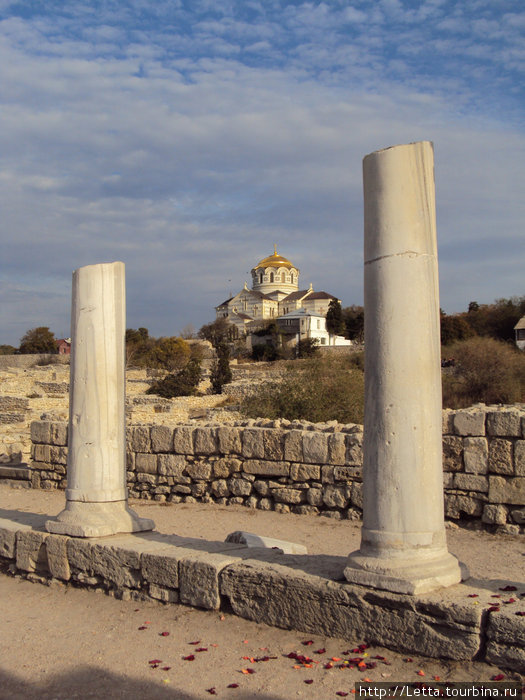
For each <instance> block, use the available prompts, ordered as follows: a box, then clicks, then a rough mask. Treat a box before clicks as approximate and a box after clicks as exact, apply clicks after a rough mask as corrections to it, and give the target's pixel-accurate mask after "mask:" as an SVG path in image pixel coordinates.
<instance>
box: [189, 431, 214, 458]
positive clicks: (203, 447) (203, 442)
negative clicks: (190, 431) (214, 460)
mask: <svg viewBox="0 0 525 700" xmlns="http://www.w3.org/2000/svg"><path fill="white" fill-rule="evenodd" d="M193 444H194V449H195V454H201V455H213V454H216V453H217V448H218V440H217V430H216V428H195V431H194V436H193Z"/></svg>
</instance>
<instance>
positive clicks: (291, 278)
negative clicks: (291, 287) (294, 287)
mask: <svg viewBox="0 0 525 700" xmlns="http://www.w3.org/2000/svg"><path fill="white" fill-rule="evenodd" d="M290 280H291V282H292V284H293V272H292V274H291V275H290Z"/></svg>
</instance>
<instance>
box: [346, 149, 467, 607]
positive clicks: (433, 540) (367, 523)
mask: <svg viewBox="0 0 525 700" xmlns="http://www.w3.org/2000/svg"><path fill="white" fill-rule="evenodd" d="M363 174H364V201H365V348H366V352H365V427H364V430H365V432H364V444H363V450H364V460H363V500H364V502H363V528H362V534H361V548H360V549H359V551H356V552H353V553H351V554H350V556H349V559H348V564H347V567H346V569H345V577H346V579H347V580H348V581H351V582H354V583H360V584H364V585H368V586H372V587H374V588H381V589H385V590H390V591H396V592H399V593H411V594H416V593H423V592H427V591H430V590H433V589H435V588H439V587H441V586H448V585H451V584H455V583H458V582H459V581H460V580H461V570H460V565H459V563H458V561H457V559H456V558H455V557H453V556H452V555H451V554H449V553H448V550H447V544H446V537H445V527H444V513H443V473H442V444H441V369H440V365H441V363H440V330H439V293H438V271H437V247H436V223H435V221H436V219H435V201H434V161H433V147H432V144H431V143H429V142H421V143H413V144H409V145H402V146H395V147H393V148H388V149H385V150H381V151H377V152H375V153H372V154H370V155H368V156H366V158H365V159H364V161H363Z"/></svg>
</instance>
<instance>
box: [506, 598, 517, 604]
mask: <svg viewBox="0 0 525 700" xmlns="http://www.w3.org/2000/svg"><path fill="white" fill-rule="evenodd" d="M503 602H504V603H505V605H508V604H509V603H515V602H516V598H509V599H508V600H504V601H503Z"/></svg>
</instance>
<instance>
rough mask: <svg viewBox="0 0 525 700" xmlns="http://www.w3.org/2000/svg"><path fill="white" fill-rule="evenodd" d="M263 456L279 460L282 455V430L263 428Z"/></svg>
mask: <svg viewBox="0 0 525 700" xmlns="http://www.w3.org/2000/svg"><path fill="white" fill-rule="evenodd" d="M263 443H264V458H265V459H270V460H273V461H275V462H279V461H281V460H282V459H283V457H284V434H283V431H282V430H275V428H271V429H268V430H263Z"/></svg>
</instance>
